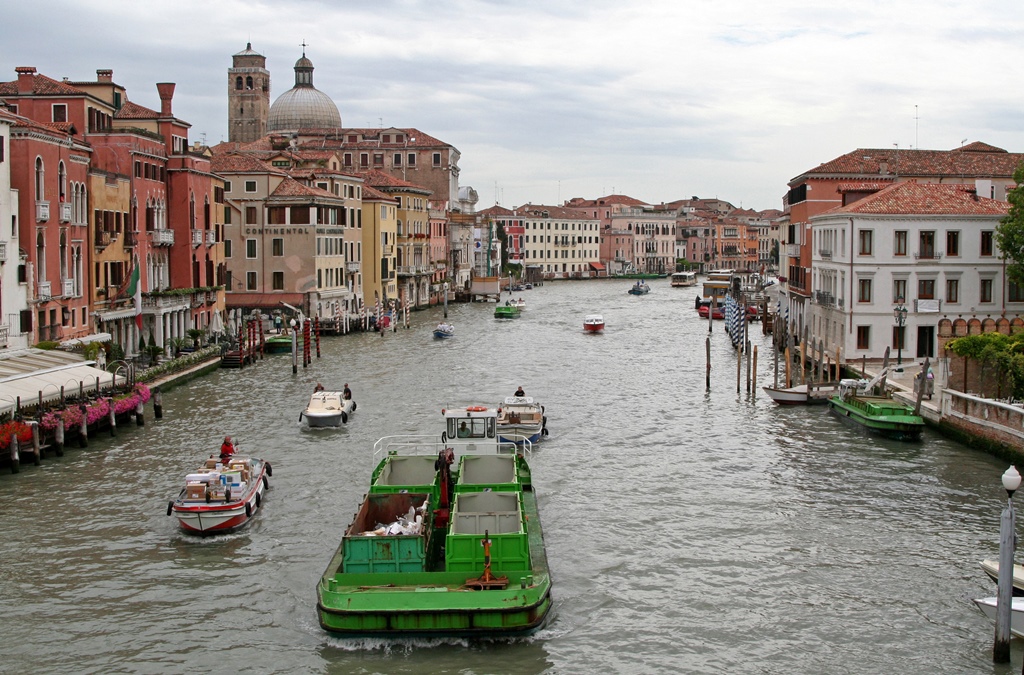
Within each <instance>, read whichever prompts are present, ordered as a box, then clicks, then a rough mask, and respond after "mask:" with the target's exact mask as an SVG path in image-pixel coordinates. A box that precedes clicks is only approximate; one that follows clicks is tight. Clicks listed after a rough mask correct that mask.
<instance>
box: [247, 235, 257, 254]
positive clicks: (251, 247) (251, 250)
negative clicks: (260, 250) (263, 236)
mask: <svg viewBox="0 0 1024 675" xmlns="http://www.w3.org/2000/svg"><path fill="white" fill-rule="evenodd" d="M245 257H246V258H255V257H256V240H255V239H246V240H245Z"/></svg>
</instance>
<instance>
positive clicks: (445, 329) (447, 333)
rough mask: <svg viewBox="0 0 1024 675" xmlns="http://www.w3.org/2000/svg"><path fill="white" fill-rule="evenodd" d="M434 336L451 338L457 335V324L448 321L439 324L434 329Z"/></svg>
mask: <svg viewBox="0 0 1024 675" xmlns="http://www.w3.org/2000/svg"><path fill="white" fill-rule="evenodd" d="M434 337H436V338H450V337H455V326H453V325H451V324H450V323H447V322H442V323H439V324H437V328H435V329H434Z"/></svg>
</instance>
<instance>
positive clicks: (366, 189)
mask: <svg viewBox="0 0 1024 675" xmlns="http://www.w3.org/2000/svg"><path fill="white" fill-rule="evenodd" d="M367 199H379V200H383V201H386V202H393V201H395V200H396V199H397V197H395V196H393V195H387V194H384V193H383V192H381V191H380V190H378V189H376V188H373V187H370V186H369V185H363V201H364V202H365V201H366V200H367Z"/></svg>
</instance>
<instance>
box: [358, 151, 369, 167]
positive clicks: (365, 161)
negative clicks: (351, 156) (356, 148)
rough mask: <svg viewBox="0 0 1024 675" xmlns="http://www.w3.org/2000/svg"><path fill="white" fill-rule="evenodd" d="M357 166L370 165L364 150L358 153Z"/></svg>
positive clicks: (367, 154)
mask: <svg viewBox="0 0 1024 675" xmlns="http://www.w3.org/2000/svg"><path fill="white" fill-rule="evenodd" d="M359 166H370V155H369V153H366V152H361V153H359Z"/></svg>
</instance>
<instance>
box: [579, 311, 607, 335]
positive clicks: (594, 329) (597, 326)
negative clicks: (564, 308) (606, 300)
mask: <svg viewBox="0 0 1024 675" xmlns="http://www.w3.org/2000/svg"><path fill="white" fill-rule="evenodd" d="M583 330H585V331H586V332H588V333H600V332H601V331H603V330H604V317H603V316H601V315H600V314H588V315H587V316H586V317H584V319H583Z"/></svg>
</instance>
